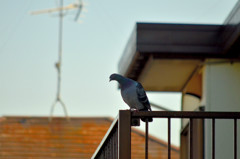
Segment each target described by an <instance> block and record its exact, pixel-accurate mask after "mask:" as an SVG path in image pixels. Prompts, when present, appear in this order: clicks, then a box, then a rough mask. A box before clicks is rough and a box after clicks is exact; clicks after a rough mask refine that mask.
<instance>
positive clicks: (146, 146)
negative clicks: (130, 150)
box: [145, 119, 148, 159]
mask: <svg viewBox="0 0 240 159" xmlns="http://www.w3.org/2000/svg"><path fill="white" fill-rule="evenodd" d="M145 126H146V127H145V159H148V119H146V123H145Z"/></svg>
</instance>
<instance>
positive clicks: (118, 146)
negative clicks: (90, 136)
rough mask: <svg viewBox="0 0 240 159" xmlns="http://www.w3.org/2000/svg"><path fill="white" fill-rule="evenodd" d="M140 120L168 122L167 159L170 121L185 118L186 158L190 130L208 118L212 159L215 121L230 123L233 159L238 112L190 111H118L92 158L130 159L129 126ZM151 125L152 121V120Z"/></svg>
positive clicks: (190, 152)
mask: <svg viewBox="0 0 240 159" xmlns="http://www.w3.org/2000/svg"><path fill="white" fill-rule="evenodd" d="M142 117H153V118H165V119H167V122H168V159H171V135H170V134H171V119H173V118H178V119H183V118H187V119H189V134H190V138H189V155H188V156H189V157H188V158H190V159H193V158H194V153H195V152H194V144H193V132H194V131H193V128H194V123H196V122H194V121H196V120H195V119H203V120H205V119H209V120H211V122H212V127H211V132H212V133H211V139H212V146H211V147H212V148H211V149H212V159H215V121H216V120H221V119H227V120H232V121H233V129H234V130H233V139H234V140H233V141H234V143H233V148H234V149H233V156H234V159H237V120H238V119H240V112H190V111H152V112H139V111H138V112H137V111H133V112H131V111H130V110H120V111H119V115H118V117H117V118H116V119H115V120H114V122H113V123H112V125H111V127H110V128H109V130H108V132H107V133H106V135H105V137H104V138H103V140H102V142H101V143H100V145H99V146H98V148H97V150H96V151H95V153H94V154H93V156H92V159H131V126H133V125H135V126H136V125H138V124H139V119H140V118H142ZM153 122H154V121H153ZM148 124H149V123H148V122H146V123H145V159H148Z"/></svg>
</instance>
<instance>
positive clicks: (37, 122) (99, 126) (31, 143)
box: [0, 116, 178, 159]
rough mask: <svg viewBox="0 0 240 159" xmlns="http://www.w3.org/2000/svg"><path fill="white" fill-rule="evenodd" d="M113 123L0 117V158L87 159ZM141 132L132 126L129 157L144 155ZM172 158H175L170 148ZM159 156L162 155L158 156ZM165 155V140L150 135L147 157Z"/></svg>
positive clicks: (110, 120) (176, 156)
mask: <svg viewBox="0 0 240 159" xmlns="http://www.w3.org/2000/svg"><path fill="white" fill-rule="evenodd" d="M111 123H112V119H111V118H104V117H91V118H90V117H79V118H78V117H76V118H71V121H70V122H68V121H67V120H66V119H65V118H62V117H56V118H54V119H53V121H52V122H49V121H48V118H47V117H14V116H13V117H2V118H0V158H1V159H2V158H3V159H10V158H11V159H20V158H24V159H28V158H29V159H32V158H34V159H43V158H44V159H54V158H57V159H65V158H68V159H70V158H71V159H75V158H78V159H89V158H91V156H92V154H93V153H94V152H95V150H96V148H97V147H98V145H99V144H100V142H101V140H102V138H103V137H104V135H105V133H106V132H107V130H108V128H109V127H110V125H111ZM144 143H145V142H144V135H143V133H142V132H141V131H139V130H136V129H134V128H133V129H132V158H133V159H135V158H136V159H141V158H142V157H144ZM173 149H174V150H173V151H172V156H173V158H172V159H176V158H178V149H177V148H174V147H173ZM160 156H161V157H162V158H161V157H160ZM164 157H165V158H166V157H167V145H166V143H165V142H164V141H161V140H158V139H156V138H154V137H151V138H150V140H149V159H153V158H160V159H163V158H164Z"/></svg>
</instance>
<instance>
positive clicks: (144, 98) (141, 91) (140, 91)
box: [136, 83, 151, 111]
mask: <svg viewBox="0 0 240 159" xmlns="http://www.w3.org/2000/svg"><path fill="white" fill-rule="evenodd" d="M136 90H137V96H138V100H139V101H140V102H141V103H142V104H143V105H144V107H145V108H146V110H150V111H151V107H150V103H149V101H148V97H147V95H146V92H145V91H144V89H143V86H142V85H141V83H137V89H136Z"/></svg>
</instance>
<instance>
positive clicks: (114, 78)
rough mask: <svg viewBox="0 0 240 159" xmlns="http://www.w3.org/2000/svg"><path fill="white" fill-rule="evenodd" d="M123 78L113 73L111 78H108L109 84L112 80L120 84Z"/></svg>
mask: <svg viewBox="0 0 240 159" xmlns="http://www.w3.org/2000/svg"><path fill="white" fill-rule="evenodd" d="M123 78H124V77H123V76H121V75H119V74H116V73H114V74H111V76H110V77H109V82H110V81H113V80H115V81H118V82H120V81H121V79H123Z"/></svg>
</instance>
